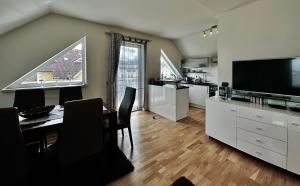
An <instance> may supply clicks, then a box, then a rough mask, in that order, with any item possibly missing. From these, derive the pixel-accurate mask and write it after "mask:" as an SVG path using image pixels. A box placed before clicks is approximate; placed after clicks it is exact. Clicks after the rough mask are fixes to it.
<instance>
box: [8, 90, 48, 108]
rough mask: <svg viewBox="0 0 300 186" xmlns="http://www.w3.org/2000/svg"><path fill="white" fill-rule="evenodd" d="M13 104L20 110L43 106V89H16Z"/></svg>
mask: <svg viewBox="0 0 300 186" xmlns="http://www.w3.org/2000/svg"><path fill="white" fill-rule="evenodd" d="M13 106H14V107H17V108H18V110H19V111H20V112H21V111H24V110H28V109H31V108H35V107H44V106H45V92H44V90H43V89H31V90H16V92H15V99H14V104H13Z"/></svg>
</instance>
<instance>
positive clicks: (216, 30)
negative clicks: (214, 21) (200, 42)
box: [203, 25, 219, 37]
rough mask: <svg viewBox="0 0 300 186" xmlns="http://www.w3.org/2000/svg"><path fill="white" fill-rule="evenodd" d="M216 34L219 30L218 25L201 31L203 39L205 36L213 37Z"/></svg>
mask: <svg viewBox="0 0 300 186" xmlns="http://www.w3.org/2000/svg"><path fill="white" fill-rule="evenodd" d="M214 33H215V34H218V33H219V30H218V25H213V26H211V27H209V28H207V29H205V30H203V37H207V35H208V34H209V35H213V34H214Z"/></svg>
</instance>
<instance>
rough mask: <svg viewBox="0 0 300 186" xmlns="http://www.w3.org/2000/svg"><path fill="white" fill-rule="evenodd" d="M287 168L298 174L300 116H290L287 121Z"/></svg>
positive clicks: (299, 160)
mask: <svg viewBox="0 0 300 186" xmlns="http://www.w3.org/2000/svg"><path fill="white" fill-rule="evenodd" d="M287 169H288V170H289V171H291V172H294V173H296V174H300V118H299V117H290V118H289V123H288V160H287Z"/></svg>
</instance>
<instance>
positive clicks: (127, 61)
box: [116, 41, 145, 110]
mask: <svg viewBox="0 0 300 186" xmlns="http://www.w3.org/2000/svg"><path fill="white" fill-rule="evenodd" d="M144 56H145V44H141V43H133V42H128V41H125V42H123V43H122V45H121V49H120V60H119V66H118V72H117V94H116V95H117V96H116V106H117V108H119V106H120V104H121V102H122V99H123V97H124V93H125V89H126V87H127V86H128V87H133V88H136V90H137V91H136V99H135V102H134V105H133V110H142V109H143V107H144V79H145V68H144V67H145V57H144Z"/></svg>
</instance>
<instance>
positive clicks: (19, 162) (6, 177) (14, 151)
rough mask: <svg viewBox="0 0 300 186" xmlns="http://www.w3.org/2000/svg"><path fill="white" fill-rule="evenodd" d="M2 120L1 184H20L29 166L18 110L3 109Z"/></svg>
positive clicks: (0, 135)
mask: <svg viewBox="0 0 300 186" xmlns="http://www.w3.org/2000/svg"><path fill="white" fill-rule="evenodd" d="M0 119H1V124H0V146H1V159H0V161H1V163H0V165H1V166H0V169H1V170H0V172H1V180H0V183H3V182H4V183H3V184H4V185H8V184H14V183H19V182H22V181H24V180H25V179H26V177H27V175H28V172H29V164H28V159H27V158H28V157H27V152H26V147H25V143H24V138H23V135H22V133H21V130H20V126H19V118H18V110H17V109H16V108H2V109H0ZM0 185H2V184H0Z"/></svg>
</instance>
